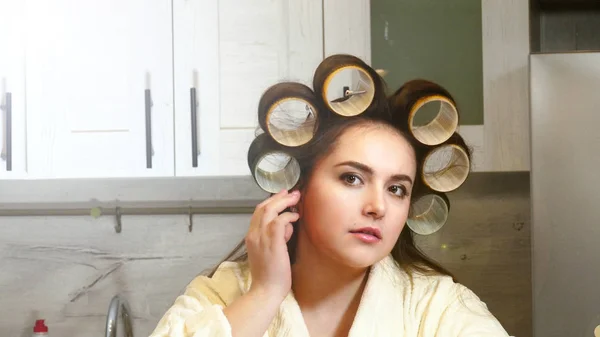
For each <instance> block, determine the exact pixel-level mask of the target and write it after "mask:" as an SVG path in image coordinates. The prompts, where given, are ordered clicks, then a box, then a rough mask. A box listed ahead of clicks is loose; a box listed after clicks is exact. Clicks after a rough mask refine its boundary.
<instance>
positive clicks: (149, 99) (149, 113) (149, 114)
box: [144, 89, 152, 168]
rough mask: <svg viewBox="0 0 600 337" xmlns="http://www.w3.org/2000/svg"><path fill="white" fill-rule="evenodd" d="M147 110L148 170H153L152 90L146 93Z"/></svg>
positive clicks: (147, 90)
mask: <svg viewBox="0 0 600 337" xmlns="http://www.w3.org/2000/svg"><path fill="white" fill-rule="evenodd" d="M144 103H145V108H146V111H145V112H146V168H152V96H151V95H150V89H146V90H145V92H144Z"/></svg>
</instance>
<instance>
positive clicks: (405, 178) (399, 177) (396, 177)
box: [335, 160, 413, 184]
mask: <svg viewBox="0 0 600 337" xmlns="http://www.w3.org/2000/svg"><path fill="white" fill-rule="evenodd" d="M338 166H350V167H354V168H355V169H357V170H359V171H362V172H364V173H365V174H368V175H370V176H372V175H373V173H374V171H373V169H372V168H370V167H369V166H367V165H365V164H363V163H359V162H357V161H354V160H348V161H344V162H341V163H339V164H337V165H335V167H338ZM392 179H393V180H399V181H408V182H409V183H411V184H412V183H413V181H412V179H411V178H410V177H409V176H408V175H406V174H395V175H393V176H392Z"/></svg>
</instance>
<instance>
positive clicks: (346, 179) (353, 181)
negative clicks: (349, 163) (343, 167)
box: [342, 173, 360, 185]
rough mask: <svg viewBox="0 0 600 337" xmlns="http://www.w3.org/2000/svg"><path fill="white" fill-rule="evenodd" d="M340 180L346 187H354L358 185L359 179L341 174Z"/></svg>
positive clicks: (349, 174)
mask: <svg viewBox="0 0 600 337" xmlns="http://www.w3.org/2000/svg"><path fill="white" fill-rule="evenodd" d="M342 180H343V181H344V182H345V183H346V184H348V185H356V184H358V183H360V178H359V177H358V176H356V175H355V174H351V173H348V174H343V175H342Z"/></svg>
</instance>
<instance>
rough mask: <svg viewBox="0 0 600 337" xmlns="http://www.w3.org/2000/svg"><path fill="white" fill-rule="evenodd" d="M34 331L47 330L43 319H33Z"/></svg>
mask: <svg viewBox="0 0 600 337" xmlns="http://www.w3.org/2000/svg"><path fill="white" fill-rule="evenodd" d="M33 332H34V333H44V332H48V327H47V326H46V325H45V324H44V320H43V319H38V320H37V321H35V326H34V327H33Z"/></svg>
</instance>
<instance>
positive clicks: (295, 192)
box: [292, 190, 300, 197]
mask: <svg viewBox="0 0 600 337" xmlns="http://www.w3.org/2000/svg"><path fill="white" fill-rule="evenodd" d="M292 194H293V195H294V196H295V197H297V196H299V195H300V191H298V190H296V191H294V192H292Z"/></svg>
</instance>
